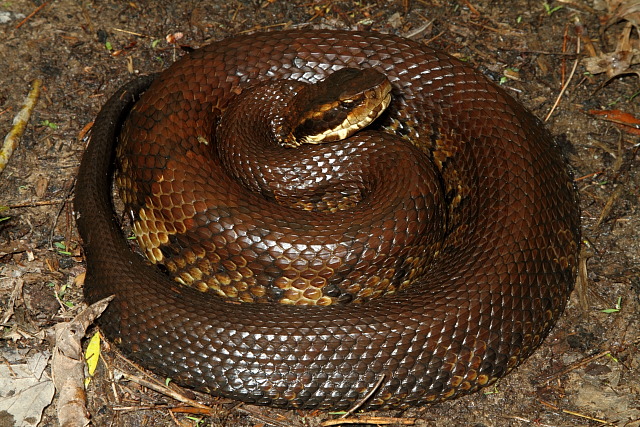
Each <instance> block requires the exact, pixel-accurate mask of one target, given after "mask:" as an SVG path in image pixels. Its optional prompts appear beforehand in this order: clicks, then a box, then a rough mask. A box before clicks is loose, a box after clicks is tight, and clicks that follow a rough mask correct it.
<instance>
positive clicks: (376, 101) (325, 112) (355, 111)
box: [282, 68, 391, 147]
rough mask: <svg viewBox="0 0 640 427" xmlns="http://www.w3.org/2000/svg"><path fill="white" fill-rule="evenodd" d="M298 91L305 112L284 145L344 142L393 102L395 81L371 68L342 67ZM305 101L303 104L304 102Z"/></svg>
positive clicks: (285, 139)
mask: <svg viewBox="0 0 640 427" xmlns="http://www.w3.org/2000/svg"><path fill="white" fill-rule="evenodd" d="M303 90H304V91H307V92H308V93H298V95H297V98H298V99H300V101H299V103H300V104H301V108H300V109H301V113H300V115H299V117H298V118H297V119H295V120H292V122H297V124H295V127H294V128H293V130H292V131H291V133H290V134H289V135H287V136H286V137H285V138H284V140H283V142H282V143H283V145H284V146H287V147H296V146H299V145H301V144H320V143H324V142H333V141H340V140H343V139H346V138H348V137H349V136H351V135H353V134H355V133H356V132H358V131H359V130H361V129H364V128H365V127H367V126H369V125H370V124H371V123H372V122H373V121H375V120H376V119H377V118H378V117H380V115H381V114H382V113H383V112H384V111H385V110H386V108H387V107H388V106H389V104H390V103H391V83H390V82H389V80H388V79H387V77H386V76H385V75H384V74H382V73H380V72H379V71H376V70H374V69H371V68H367V69H355V68H342V69H340V70H338V71H336V72H334V73H333V74H330V75H329V76H328V77H327V78H326V79H324V80H322V81H321V82H319V83H317V84H315V85H309V86H306V87H305V88H304V89H303ZM303 102H304V103H305V104H302V103H303Z"/></svg>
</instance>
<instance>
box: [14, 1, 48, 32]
mask: <svg viewBox="0 0 640 427" xmlns="http://www.w3.org/2000/svg"><path fill="white" fill-rule="evenodd" d="M47 4H49V2H48V1H46V2H44V3H42V4H41V5H40V6H38V7H36V8H35V9H34V10H33V12H31V13H30V14H29V16H27V17H26V18H24V19H23V20H22V21H20V22H18V24H17V25H16V30H17V29H18V28H20V27H22V26H23V25H24V24H25V23H26V22H27V21H28V20H29V19H31V18H33V16H34V15H35V14H36V13H38V12H40V11H41V10H42V9H44V7H45V6H46V5H47Z"/></svg>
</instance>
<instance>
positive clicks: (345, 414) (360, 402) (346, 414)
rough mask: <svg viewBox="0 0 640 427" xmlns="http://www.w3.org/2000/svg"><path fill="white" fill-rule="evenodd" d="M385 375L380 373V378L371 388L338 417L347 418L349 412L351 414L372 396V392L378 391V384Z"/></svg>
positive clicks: (379, 384) (380, 383)
mask: <svg viewBox="0 0 640 427" xmlns="http://www.w3.org/2000/svg"><path fill="white" fill-rule="evenodd" d="M385 377H386V375H385V374H382V375H381V376H380V378H378V381H376V383H375V384H374V385H373V387H372V388H371V390H369V391H368V392H367V394H365V395H364V396H363V397H362V399H360V400H359V401H358V402H356V404H355V405H353V406H352V407H351V409H349V410H348V411H347V412H345V413H344V415H343V416H342V417H340V418H347V417H348V416H350V415H351V414H353V413H354V412H355V411H356V410H358V408H359V407H361V406H362V405H364V404H365V403H366V401H367V400H369V398H370V397H371V396H373V393H375V392H376V391H378V389H379V388H380V386H381V385H382V382H383V381H384V379H385Z"/></svg>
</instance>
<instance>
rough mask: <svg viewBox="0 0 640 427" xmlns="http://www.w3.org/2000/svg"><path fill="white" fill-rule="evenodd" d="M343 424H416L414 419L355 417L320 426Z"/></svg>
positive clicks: (324, 423)
mask: <svg viewBox="0 0 640 427" xmlns="http://www.w3.org/2000/svg"><path fill="white" fill-rule="evenodd" d="M343 424H373V425H378V426H381V425H402V426H412V425H415V424H416V420H415V418H395V417H357V418H349V419H343V418H340V419H337V420H329V421H325V422H323V423H322V424H320V425H321V426H323V427H327V426H339V425H343Z"/></svg>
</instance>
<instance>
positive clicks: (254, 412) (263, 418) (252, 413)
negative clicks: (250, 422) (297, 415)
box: [235, 406, 292, 427]
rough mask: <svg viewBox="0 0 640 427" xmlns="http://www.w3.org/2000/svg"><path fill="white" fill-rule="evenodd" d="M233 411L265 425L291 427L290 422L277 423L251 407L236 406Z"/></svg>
mask: <svg viewBox="0 0 640 427" xmlns="http://www.w3.org/2000/svg"><path fill="white" fill-rule="evenodd" d="M235 409H236V410H237V411H239V412H244V413H245V414H247V415H249V416H250V417H252V418H255V419H257V420H260V421H261V422H263V423H265V424H272V425H274V426H276V427H291V425H292V424H291V422H289V420H287V421H284V422H283V421H278V420H276V419H275V418H273V417H270V416H268V415H265V414H263V413H262V412H259V411H258V410H257V408H254V407H252V406H238V407H237V408H235Z"/></svg>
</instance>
